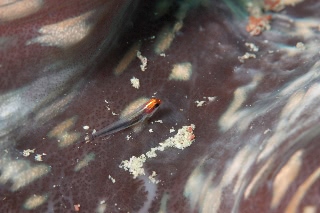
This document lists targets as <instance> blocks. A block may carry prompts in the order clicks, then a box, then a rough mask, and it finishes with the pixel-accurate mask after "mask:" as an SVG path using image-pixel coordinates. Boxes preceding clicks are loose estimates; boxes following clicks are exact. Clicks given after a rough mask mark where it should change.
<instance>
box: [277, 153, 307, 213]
mask: <svg viewBox="0 0 320 213" xmlns="http://www.w3.org/2000/svg"><path fill="white" fill-rule="evenodd" d="M302 154H303V151H302V150H299V151H297V152H296V153H294V154H293V155H292V156H291V158H290V159H289V161H288V162H287V163H286V164H285V165H284V166H283V167H282V168H281V170H280V171H279V172H278V174H277V176H276V177H275V179H274V182H273V186H272V190H273V193H272V201H271V208H273V209H274V208H276V207H278V206H279V204H280V202H281V200H282V198H283V196H284V195H285V193H286V191H287V190H288V188H289V186H290V184H291V183H292V182H293V181H294V180H295V179H296V177H297V176H298V174H299V171H300V169H301V165H302V162H301V157H302Z"/></svg>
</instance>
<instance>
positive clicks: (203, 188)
mask: <svg viewBox="0 0 320 213" xmlns="http://www.w3.org/2000/svg"><path fill="white" fill-rule="evenodd" d="M201 168H202V164H200V165H198V166H197V167H196V168H195V169H194V170H193V172H192V173H191V175H190V176H189V178H188V180H187V183H186V185H185V187H184V191H183V194H184V196H185V197H187V198H188V199H189V203H190V208H191V210H192V211H195V207H196V205H197V203H198V204H199V206H203V205H204V203H203V201H204V199H205V196H206V195H207V191H208V189H209V188H210V185H211V184H212V178H213V176H214V175H215V172H214V171H210V174H208V175H206V176H205V175H204V174H203V171H202V169H201Z"/></svg>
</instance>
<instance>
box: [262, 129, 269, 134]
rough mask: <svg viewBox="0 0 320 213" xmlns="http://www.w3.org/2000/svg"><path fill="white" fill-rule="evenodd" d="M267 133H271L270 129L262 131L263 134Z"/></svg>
mask: <svg viewBox="0 0 320 213" xmlns="http://www.w3.org/2000/svg"><path fill="white" fill-rule="evenodd" d="M268 132H271V129H266V131H264V132H263V134H267V133H268Z"/></svg>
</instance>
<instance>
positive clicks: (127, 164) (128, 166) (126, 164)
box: [119, 124, 195, 179]
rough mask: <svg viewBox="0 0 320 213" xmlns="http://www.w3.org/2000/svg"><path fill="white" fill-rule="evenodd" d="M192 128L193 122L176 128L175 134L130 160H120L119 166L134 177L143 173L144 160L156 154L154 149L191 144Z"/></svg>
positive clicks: (192, 138)
mask: <svg viewBox="0 0 320 213" xmlns="http://www.w3.org/2000/svg"><path fill="white" fill-rule="evenodd" d="M194 129H195V125H194V124H191V125H190V126H183V127H182V128H181V129H179V130H178V132H177V134H176V135H175V136H173V137H169V138H168V139H167V140H165V141H164V142H162V143H159V146H157V147H154V148H151V150H150V151H148V152H147V153H146V154H142V155H140V156H139V157H136V156H132V157H131V158H130V160H124V161H122V162H121V164H120V165H119V167H120V168H122V169H124V170H125V171H129V173H130V174H132V175H133V178H134V179H135V178H137V177H138V176H140V175H145V171H144V168H143V164H144V162H146V160H147V158H154V157H156V156H157V153H156V151H164V150H166V149H168V148H170V147H173V148H177V149H181V150H182V149H185V148H187V147H189V146H191V144H192V143H193V142H194V140H195V135H194V134H193V130H194Z"/></svg>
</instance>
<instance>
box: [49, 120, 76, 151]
mask: <svg viewBox="0 0 320 213" xmlns="http://www.w3.org/2000/svg"><path fill="white" fill-rule="evenodd" d="M76 121H77V118H76V117H75V116H74V117H71V118H68V119H66V120H65V121H63V122H61V123H60V124H58V125H57V126H55V127H54V128H53V129H52V130H51V131H50V132H49V133H48V137H49V138H56V139H57V140H58V145H59V147H62V148H63V147H66V146H69V145H71V144H73V143H74V142H76V141H77V140H78V139H79V138H80V134H79V133H77V132H71V131H70V132H69V130H70V129H71V128H72V127H73V126H74V125H75V123H76Z"/></svg>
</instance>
